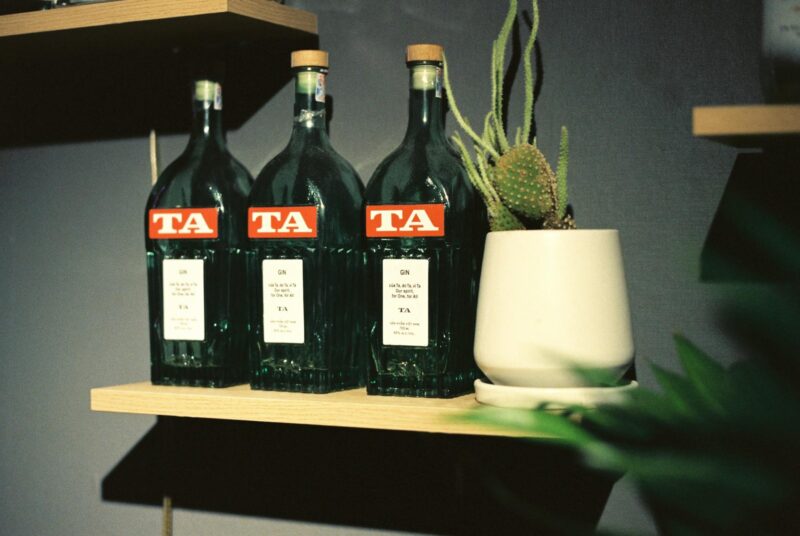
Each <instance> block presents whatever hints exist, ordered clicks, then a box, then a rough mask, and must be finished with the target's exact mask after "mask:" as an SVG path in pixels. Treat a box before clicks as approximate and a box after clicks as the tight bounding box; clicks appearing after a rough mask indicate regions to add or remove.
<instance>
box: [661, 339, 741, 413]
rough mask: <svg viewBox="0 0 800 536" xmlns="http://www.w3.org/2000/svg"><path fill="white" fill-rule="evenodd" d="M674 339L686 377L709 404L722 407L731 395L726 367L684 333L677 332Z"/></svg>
mask: <svg viewBox="0 0 800 536" xmlns="http://www.w3.org/2000/svg"><path fill="white" fill-rule="evenodd" d="M673 339H674V341H675V349H676V350H677V352H678V358H679V359H680V361H681V365H683V370H685V371H686V377H687V378H688V379H689V381H690V382H692V384H693V385H694V387H695V389H697V391H698V392H699V393H700V394H701V395H703V396H704V397H705V398H706V399H707V401H708V403H709V404H714V405H716V406H718V407H719V408H720V409H722V406H721V404H724V402H725V400H727V399H728V397H730V396H731V391H730V383H729V381H728V379H727V375H726V374H725V369H724V368H723V367H722V365H720V364H719V363H717V362H716V361H714V360H713V359H711V358H710V357H709V356H708V355H706V354H705V353H704V352H703V351H702V350H700V349H699V348H698V347H697V346H695V345H694V344H693V343H692V342H691V341H690V340H688V339H687V338H686V337H684V336H683V335H681V334H679V333H676V334H675V335H674V336H673Z"/></svg>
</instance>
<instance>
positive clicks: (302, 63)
mask: <svg viewBox="0 0 800 536" xmlns="http://www.w3.org/2000/svg"><path fill="white" fill-rule="evenodd" d="M294 67H325V68H327V67H328V53H327V52H325V51H324V50H295V51H294V52H292V68H294Z"/></svg>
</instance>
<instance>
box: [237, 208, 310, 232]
mask: <svg viewBox="0 0 800 536" xmlns="http://www.w3.org/2000/svg"><path fill="white" fill-rule="evenodd" d="M247 236H248V237H250V238H316V237H317V207H316V206H310V207H250V209H249V210H248V211H247Z"/></svg>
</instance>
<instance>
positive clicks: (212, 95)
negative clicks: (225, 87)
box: [194, 80, 222, 110]
mask: <svg viewBox="0 0 800 536" xmlns="http://www.w3.org/2000/svg"><path fill="white" fill-rule="evenodd" d="M194 100H196V101H198V102H202V103H204V104H205V105H207V107H211V106H212V105H213V106H214V109H215V110H222V85H221V84H219V83H218V82H212V81H211V80H198V81H196V82H195V83H194Z"/></svg>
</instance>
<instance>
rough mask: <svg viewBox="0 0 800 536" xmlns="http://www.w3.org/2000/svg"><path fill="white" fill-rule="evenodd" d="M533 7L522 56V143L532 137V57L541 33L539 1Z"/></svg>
mask: <svg viewBox="0 0 800 536" xmlns="http://www.w3.org/2000/svg"><path fill="white" fill-rule="evenodd" d="M532 6H533V21H532V24H531V34H530V35H529V36H528V42H527V43H526V44H525V52H524V53H523V54H522V58H523V60H522V61H523V68H524V70H525V108H524V113H523V121H524V122H523V124H522V128H523V130H522V141H523V143H528V140H529V139H530V137H531V128H532V127H533V100H534V99H533V97H534V95H533V92H534V89H535V85H534V82H535V80H534V75H533V64H532V59H531V56H533V46H534V44H535V43H536V34H537V33H538V32H539V3H538V2H537V0H533V1H532Z"/></svg>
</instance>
